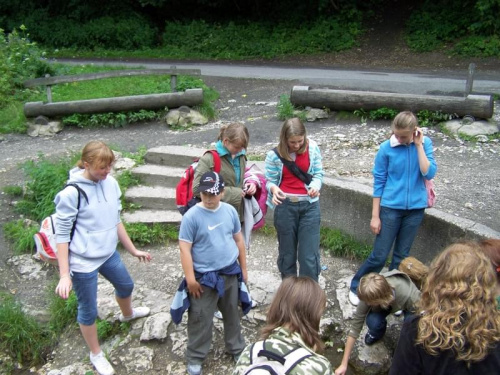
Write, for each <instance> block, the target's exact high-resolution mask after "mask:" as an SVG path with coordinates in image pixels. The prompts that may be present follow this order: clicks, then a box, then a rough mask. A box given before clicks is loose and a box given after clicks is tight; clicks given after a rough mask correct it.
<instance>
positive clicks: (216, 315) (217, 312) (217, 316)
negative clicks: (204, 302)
mask: <svg viewBox="0 0 500 375" xmlns="http://www.w3.org/2000/svg"><path fill="white" fill-rule="evenodd" d="M214 316H215V317H216V318H217V319H220V320H222V313H221V312H220V311H219V310H217V311H216V312H214Z"/></svg>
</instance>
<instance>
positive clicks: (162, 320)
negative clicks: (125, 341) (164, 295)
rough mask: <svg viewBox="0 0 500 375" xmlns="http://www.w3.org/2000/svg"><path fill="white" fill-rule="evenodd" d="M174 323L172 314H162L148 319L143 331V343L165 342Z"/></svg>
mask: <svg viewBox="0 0 500 375" xmlns="http://www.w3.org/2000/svg"><path fill="white" fill-rule="evenodd" d="M171 321H172V316H171V315H170V313H167V312H161V313H158V314H155V315H153V316H150V317H149V318H147V320H146V323H144V327H143V329H142V334H141V341H149V340H163V339H165V338H166V337H167V329H168V326H169V324H170V322H171Z"/></svg>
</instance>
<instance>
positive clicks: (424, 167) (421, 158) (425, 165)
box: [413, 128, 431, 176]
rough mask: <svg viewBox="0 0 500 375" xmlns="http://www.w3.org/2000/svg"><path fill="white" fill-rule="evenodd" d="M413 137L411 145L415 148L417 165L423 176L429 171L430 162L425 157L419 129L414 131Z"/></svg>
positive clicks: (422, 137) (421, 133) (421, 134)
mask: <svg viewBox="0 0 500 375" xmlns="http://www.w3.org/2000/svg"><path fill="white" fill-rule="evenodd" d="M415 134H416V135H415V136H414V137H413V143H415V147H416V148H417V156H418V165H419V167H420V172H421V173H422V174H423V175H424V176H425V175H426V174H427V172H428V171H429V166H430V164H431V163H430V162H429V159H427V155H426V154H425V150H424V133H423V132H422V130H421V129H420V128H416V129H415Z"/></svg>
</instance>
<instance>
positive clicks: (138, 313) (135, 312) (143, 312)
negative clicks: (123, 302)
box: [118, 306, 151, 322]
mask: <svg viewBox="0 0 500 375" xmlns="http://www.w3.org/2000/svg"><path fill="white" fill-rule="evenodd" d="M150 312H151V310H150V309H149V307H146V306H141V307H137V308H135V309H132V315H131V316H123V314H120V317H119V318H118V319H119V320H120V322H130V321H131V320H134V319H139V318H144V317H145V316H148V315H149V313H150Z"/></svg>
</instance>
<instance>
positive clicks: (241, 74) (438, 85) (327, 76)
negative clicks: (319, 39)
mask: <svg viewBox="0 0 500 375" xmlns="http://www.w3.org/2000/svg"><path fill="white" fill-rule="evenodd" d="M54 61H59V62H64V63H82V62H85V63H95V64H98V65H124V66H129V67H131V68H133V67H136V68H138V67H143V68H149V69H160V68H163V69H165V68H170V67H172V66H175V67H177V68H179V69H200V70H201V75H202V76H210V77H229V78H253V79H273V80H291V81H297V84H298V85H309V86H313V87H314V86H316V87H317V86H321V87H329V88H332V89H343V90H361V91H383V92H395V93H405V94H416V95H454V96H456V95H463V94H464V92H465V89H466V81H467V75H468V72H467V71H464V72H457V71H455V72H447V73H444V72H412V73H410V72H392V71H389V70H370V71H368V70H366V71H361V70H341V69H319V68H308V67H304V68H299V67H288V66H268V65H266V66H261V65H255V64H254V65H239V64H234V63H226V64H222V63H182V62H178V61H177V62H168V61H167V62H158V61H155V62H151V61H141V62H138V61H133V62H129V61H119V60H106V61H104V60H84V59H58V60H54ZM472 92H473V93H474V94H495V93H496V94H498V95H500V72H498V74H481V72H476V73H475V75H474V81H473V87H472Z"/></svg>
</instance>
